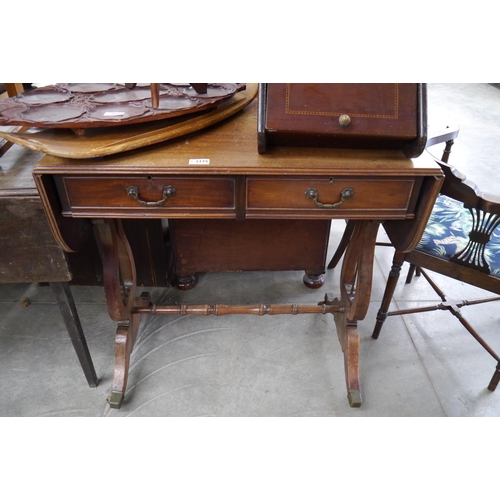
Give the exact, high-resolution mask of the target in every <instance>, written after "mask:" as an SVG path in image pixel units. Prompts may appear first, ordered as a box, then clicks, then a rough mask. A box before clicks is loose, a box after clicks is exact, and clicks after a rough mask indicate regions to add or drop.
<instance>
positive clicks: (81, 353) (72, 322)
mask: <svg viewBox="0 0 500 500" xmlns="http://www.w3.org/2000/svg"><path fill="white" fill-rule="evenodd" d="M50 287H51V288H52V292H53V293H54V297H55V299H56V302H57V305H58V306H59V310H60V311H61V315H62V317H63V320H64V324H65V325H66V329H67V330H68V333H69V337H70V339H71V342H72V344H73V347H74V348H75V352H76V355H77V357H78V360H79V361H80V365H81V367H82V369H83V373H84V374H85V378H86V379H87V382H88V384H89V386H90V387H97V384H98V383H99V380H98V378H97V375H96V372H95V368H94V364H93V362H92V358H91V356H90V352H89V348H88V346H87V340H86V339H85V335H84V333H83V329H82V324H81V323H80V318H79V316H78V312H77V310H76V306H75V301H74V300H73V294H72V293H71V289H70V286H69V283H68V282H66V281H64V282H51V283H50Z"/></svg>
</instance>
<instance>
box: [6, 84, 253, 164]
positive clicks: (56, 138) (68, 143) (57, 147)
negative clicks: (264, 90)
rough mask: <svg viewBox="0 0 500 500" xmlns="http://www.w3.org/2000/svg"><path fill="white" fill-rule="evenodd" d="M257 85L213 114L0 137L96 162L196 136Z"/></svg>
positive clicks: (248, 100) (246, 97)
mask: <svg viewBox="0 0 500 500" xmlns="http://www.w3.org/2000/svg"><path fill="white" fill-rule="evenodd" d="M257 90H258V84H256V83H247V84H246V90H243V91H241V92H238V93H237V94H235V95H234V96H233V97H232V98H231V99H230V100H229V101H227V102H225V103H224V104H222V105H221V106H219V107H218V108H216V109H214V110H213V111H209V112H205V113H201V114H196V115H187V116H181V117H177V118H169V119H166V120H162V121H161V122H150V123H141V124H137V125H123V126H119V127H112V128H101V129H93V130H92V131H90V132H88V133H86V134H85V135H83V136H77V135H75V133H74V132H72V131H71V130H66V129H39V128H37V129H29V130H28V131H25V132H3V131H1V130H0V137H3V138H4V139H7V140H8V141H10V142H13V143H14V144H18V145H19V146H23V147H25V148H28V149H32V150H35V151H42V152H43V153H46V154H50V155H53V156H60V157H62V158H81V159H83V158H97V157H100V156H108V155H112V154H115V153H122V152H124V151H130V150H132V149H137V148H142V147H144V146H150V145H151V144H157V143H159V142H164V141H168V140H170V139H175V138H176V137H180V136H182V135H186V134H190V133H191V132H196V131H198V130H201V129H203V128H206V127H209V126H211V125H214V124H215V123H218V122H220V121H222V120H225V119H226V118H229V117H230V116H232V115H234V114H235V113H237V112H238V111H240V110H241V109H243V108H244V107H245V106H247V105H248V104H250V103H251V102H252V101H253V100H254V99H255V97H256V96H257Z"/></svg>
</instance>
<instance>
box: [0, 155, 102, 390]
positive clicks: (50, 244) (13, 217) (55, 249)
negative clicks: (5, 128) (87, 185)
mask: <svg viewBox="0 0 500 500" xmlns="http://www.w3.org/2000/svg"><path fill="white" fill-rule="evenodd" d="M39 157H40V153H36V152H34V151H28V150H25V149H22V148H20V147H19V146H13V147H12V148H11V149H10V150H9V151H8V153H7V154H6V155H5V157H4V158H3V159H2V162H1V164H0V233H1V237H0V283H33V282H35V283H37V282H47V283H49V284H50V286H51V288H52V291H53V293H54V297H55V299H56V301H57V304H58V306H59V309H60V311H61V314H62V317H63V319H64V323H65V325H66V328H67V330H68V333H69V336H70V338H71V341H72V343H73V346H74V348H75V351H76V354H77V356H78V359H79V361H80V364H81V366H82V369H83V372H84V374H85V377H86V379H87V382H88V384H89V386H91V387H96V386H97V384H98V379H97V375H96V372H95V369H94V365H93V363H92V359H91V356H90V352H89V349H88V347H87V342H86V339H85V336H84V333H83V329H82V326H81V323H80V319H79V316H78V312H77V310H76V306H75V303H74V300H73V295H72V293H71V289H70V286H69V282H70V281H71V279H72V273H71V270H70V268H69V265H68V260H67V258H66V254H65V253H64V252H63V250H62V249H61V248H60V247H59V246H58V245H57V243H56V242H55V241H54V237H53V235H52V232H51V230H50V227H49V224H48V223H47V219H46V217H45V212H44V209H43V206H42V203H41V201H40V196H39V195H38V191H37V189H36V187H35V183H34V182H33V176H32V171H33V166H34V164H35V163H36V161H38V159H39Z"/></svg>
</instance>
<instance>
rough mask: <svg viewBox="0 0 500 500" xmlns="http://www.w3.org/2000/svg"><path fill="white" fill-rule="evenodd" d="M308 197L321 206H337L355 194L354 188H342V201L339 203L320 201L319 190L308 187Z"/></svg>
mask: <svg viewBox="0 0 500 500" xmlns="http://www.w3.org/2000/svg"><path fill="white" fill-rule="evenodd" d="M305 195H306V198H309V199H311V200H313V201H314V203H316V205H317V206H318V207H319V208H337V207H340V205H342V203H344V201H346V200H348V199H349V198H352V197H353V196H354V189H352V188H345V189H343V190H342V193H341V194H340V201H338V202H337V203H333V204H328V203H320V202H319V201H318V196H319V195H318V190H317V189H315V188H307V189H306V192H305Z"/></svg>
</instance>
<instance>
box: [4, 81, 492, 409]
mask: <svg viewBox="0 0 500 500" xmlns="http://www.w3.org/2000/svg"><path fill="white" fill-rule="evenodd" d="M428 98H429V127H430V128H441V127H444V126H446V125H458V126H459V127H460V128H461V132H460V135H459V138H458V139H457V141H456V143H455V146H454V148H453V153H452V157H451V158H452V163H453V164H454V165H455V166H456V167H457V168H458V169H459V170H461V171H462V172H463V173H465V174H466V175H467V176H468V177H470V178H471V179H473V180H474V181H475V182H476V183H477V184H478V186H479V188H480V189H484V190H486V191H490V192H497V193H498V192H500V181H499V179H498V173H497V165H496V163H495V159H496V158H497V157H498V154H499V153H500V141H499V138H500V89H498V88H495V87H493V86H491V85H488V84H429V85H428ZM438 148H439V146H438ZM8 154H9V153H8ZM436 154H437V155H439V151H438V152H437V153H436ZM4 161H7V159H6V157H3V158H0V166H1V165H2V162H4ZM343 229H344V222H343V221H335V222H334V223H333V227H332V237H331V240H330V248H329V255H328V258H330V257H331V255H332V254H333V252H334V251H335V248H336V246H337V244H338V241H339V238H340V236H341V234H342V232H343ZM380 236H381V238H383V237H384V235H383V234H381V235H380ZM391 257H392V252H391V250H390V249H388V248H381V247H379V248H377V250H376V263H375V269H374V287H373V293H372V301H371V306H370V310H369V312H368V315H367V317H366V319H365V320H364V321H363V322H361V323H360V325H359V331H360V336H361V363H360V375H361V383H362V393H363V404H362V406H361V408H350V407H349V405H348V402H347V398H346V391H345V382H344V368H343V357H342V352H341V349H340V345H339V342H338V340H337V335H336V332H335V326H334V323H333V318H331V317H329V316H324V317H323V316H316V315H311V316H273V317H270V316H267V317H266V316H265V317H257V316H226V317H221V318H216V317H195V316H185V317H166V316H156V317H153V316H146V317H144V318H143V320H142V323H141V328H140V332H139V339H138V343H137V347H136V349H135V350H134V352H133V354H132V359H131V369H130V376H129V383H128V390H127V393H126V399H125V402H124V404H123V406H122V409H121V410H111V409H110V408H109V407H108V405H107V403H106V398H107V396H108V394H109V392H110V387H111V381H112V375H113V334H114V330H115V326H114V323H113V322H112V321H111V320H110V319H109V317H108V315H107V312H106V307H105V302H104V297H103V290H102V289H101V288H97V287H95V288H94V287H73V294H74V297H75V301H76V304H77V308H78V312H79V314H80V318H81V322H82V325H83V329H84V331H85V335H86V338H87V342H88V345H89V349H90V351H91V354H92V356H93V360H94V364H95V368H96V371H97V374H98V376H99V378H100V383H99V385H98V387H97V388H94V389H91V388H89V387H88V385H87V383H86V380H85V378H84V375H83V372H82V371H81V368H80V366H79V364H78V361H77V358H76V355H75V353H74V351H73V348H72V345H71V342H70V340H69V338H68V335H67V333H66V330H65V327H64V324H63V321H62V318H61V317H60V314H59V310H58V308H57V306H56V304H55V301H54V299H53V297H52V293H51V290H50V288H48V287H43V286H38V285H37V284H13V285H5V284H3V285H0V416H3V417H7V416H25V417H28V416H36V417H39V416H65V417H70V416H82V417H91V416H93V417H102V416H106V417H127V416H134V417H139V416H219V417H220V416H227V417H231V416H247V417H252V416H267V417H271V416H280V417H283V416H296V417H305V416H309V417H314V416H321V417H335V416H352V417H373V416H407V417H410V416H412V417H423V416H426V417H431V416H434V417H441V416H450V417H451V416H500V389H499V390H497V391H496V392H493V393H492V392H490V391H488V390H487V389H486V387H487V385H488V383H489V380H490V378H491V376H492V374H493V371H494V367H495V365H496V362H495V361H494V360H493V358H491V357H490V356H489V355H488V354H487V353H486V351H484V350H483V349H482V348H481V347H480V346H479V344H478V343H477V342H476V341H475V340H474V339H473V338H472V337H471V336H470V335H469V334H468V333H467V332H466V331H465V329H463V327H462V326H461V325H460V324H459V323H458V321H457V320H455V319H454V318H453V317H452V316H451V315H450V314H449V313H448V312H441V311H439V312H433V313H425V314H420V315H412V316H406V317H394V318H389V319H388V320H387V322H386V325H385V327H384V329H383V331H382V334H381V336H380V338H379V339H378V340H377V341H375V340H373V339H371V337H370V335H371V332H372V328H373V325H374V321H375V315H376V312H377V309H378V307H379V304H380V300H381V297H382V294H383V289H384V285H385V279H386V275H387V273H388V271H389V267H390V261H391ZM404 271H405V270H403V272H404ZM338 276H339V271H338V270H333V271H329V272H328V274H327V277H326V283H325V285H324V286H323V288H322V289H321V290H310V289H307V288H306V287H305V286H304V285H303V284H302V273H301V272H281V273H240V274H237V275H234V274H219V273H216V274H210V275H209V274H204V275H201V276H200V280H199V284H198V286H197V287H196V288H195V289H194V290H191V291H189V292H179V291H178V290H176V289H172V288H167V289H156V290H153V291H152V293H153V296H154V298H155V299H156V300H157V301H161V302H166V301H170V302H172V301H180V300H182V301H185V302H191V303H197V302H200V303H216V302H231V301H232V302H234V303H237V302H243V301H250V302H264V303H266V302H267V303H273V302H274V303H279V302H281V303H282V302H284V301H286V302H287V303H292V302H299V303H311V304H312V303H315V302H317V301H320V300H322V298H323V295H324V293H325V292H333V293H334V294H336V295H337V294H338V290H339V287H338V283H337V281H338ZM437 281H438V282H439V283H440V284H442V285H443V287H445V290H446V291H447V293H448V296H449V298H460V299H461V298H470V297H477V296H483V295H485V294H484V293H483V292H481V291H478V290H476V289H473V288H472V287H469V286H466V285H464V284H462V283H458V282H456V281H453V280H447V279H445V278H442V277H438V279H437ZM433 293H434V292H432V290H430V289H429V287H428V286H427V285H426V283H425V282H424V279H423V278H417V279H414V281H413V283H412V284H411V285H404V284H403V281H402V280H401V282H400V284H399V285H398V288H397V290H396V294H395V297H394V302H395V304H394V305H395V306H397V307H399V308H403V307H407V306H408V305H409V304H410V303H416V302H418V303H428V302H435V296H434V295H433ZM252 297H255V299H252ZM23 298H29V300H30V302H31V305H30V306H29V307H23V305H22V299H23ZM463 313H464V315H465V316H466V317H467V319H468V320H469V321H470V322H471V323H472V324H473V325H475V326H476V327H477V329H478V330H479V331H481V332H482V333H484V337H485V338H486V339H487V340H489V341H490V342H491V345H492V346H493V347H494V348H495V347H496V348H497V349H498V347H499V342H500V339H499V338H498V326H499V319H500V303H499V302H494V303H489V304H486V305H481V306H474V307H470V308H467V309H466V310H463Z"/></svg>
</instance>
